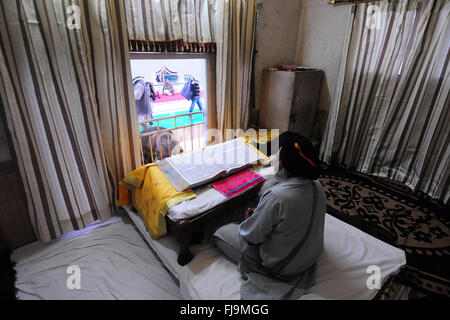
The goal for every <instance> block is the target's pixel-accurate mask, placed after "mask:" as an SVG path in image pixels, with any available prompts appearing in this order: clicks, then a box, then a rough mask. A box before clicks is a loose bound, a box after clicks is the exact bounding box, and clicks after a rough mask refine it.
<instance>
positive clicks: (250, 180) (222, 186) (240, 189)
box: [211, 169, 264, 198]
mask: <svg viewBox="0 0 450 320" xmlns="http://www.w3.org/2000/svg"><path fill="white" fill-rule="evenodd" d="M261 181H264V178H263V177H262V176H260V175H259V174H256V173H253V172H252V171H251V169H246V170H243V171H241V172H238V173H236V174H234V175H232V176H229V177H227V178H225V179H222V180H220V181H217V182H215V183H213V184H212V185H211V186H212V187H213V188H214V189H216V190H217V191H219V192H220V193H221V194H223V195H224V196H225V197H227V198H232V197H235V196H237V195H239V194H241V193H244V192H245V191H246V190H248V189H250V188H252V187H253V186H255V185H257V184H258V183H260V182H261Z"/></svg>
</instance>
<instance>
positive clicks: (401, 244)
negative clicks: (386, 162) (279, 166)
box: [320, 168, 450, 297]
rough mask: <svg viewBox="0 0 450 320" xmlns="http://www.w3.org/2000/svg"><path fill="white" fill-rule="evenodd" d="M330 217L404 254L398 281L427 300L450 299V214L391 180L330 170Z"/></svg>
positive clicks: (327, 175)
mask: <svg viewBox="0 0 450 320" xmlns="http://www.w3.org/2000/svg"><path fill="white" fill-rule="evenodd" d="M320 181H321V182H322V184H323V185H324V189H325V192H326V194H327V197H328V208H327V212H328V213H330V214H331V215H333V216H335V217H336V218H339V219H341V220H343V221H345V222H347V223H349V224H351V225H353V226H355V227H357V228H359V229H361V230H362V231H364V232H366V233H368V234H370V235H372V236H374V237H376V238H378V239H380V240H382V241H384V242H387V243H389V244H391V245H393V246H395V247H397V248H400V249H402V250H404V251H405V253H406V259H407V266H406V267H405V268H404V269H403V270H402V272H401V273H400V275H399V277H400V279H401V281H402V282H403V283H405V284H406V285H408V286H410V287H412V288H413V289H416V290H419V291H421V292H423V293H425V294H430V295H439V296H441V297H442V296H446V297H450V208H449V207H448V206H444V205H443V204H439V203H437V202H435V201H432V200H430V199H427V198H425V197H424V196H423V195H421V194H414V193H412V192H411V191H409V189H407V188H405V187H402V186H401V185H399V184H397V183H395V182H392V181H390V180H387V179H383V178H377V177H370V176H367V175H363V174H359V173H354V172H348V171H346V170H344V169H340V168H333V169H327V170H326V172H325V174H323V175H322V177H321V178H320Z"/></svg>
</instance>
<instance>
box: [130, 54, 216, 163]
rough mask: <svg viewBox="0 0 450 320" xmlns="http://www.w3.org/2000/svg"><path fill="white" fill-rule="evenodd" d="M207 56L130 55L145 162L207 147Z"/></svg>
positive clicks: (208, 64)
mask: <svg viewBox="0 0 450 320" xmlns="http://www.w3.org/2000/svg"><path fill="white" fill-rule="evenodd" d="M210 59H211V58H210V56H209V55H207V54H157V53H132V54H131V61H130V64H131V74H132V77H133V89H134V94H135V100H136V109H137V110H136V111H137V116H138V117H137V119H136V120H137V122H138V124H139V130H140V135H141V137H140V138H141V141H140V142H141V145H142V148H141V151H142V159H143V163H151V162H155V161H157V160H162V159H164V158H166V157H170V156H172V155H174V154H177V153H180V152H187V151H191V150H195V149H198V148H202V147H204V146H205V134H204V133H205V131H206V129H207V123H208V121H207V120H208V119H207V117H208V112H207V111H208V109H209V108H208V105H209V103H210V100H211V99H210V97H209V92H210V91H212V89H211V87H212V86H211V82H212V81H211V79H212V75H211V71H210V66H211V65H212V64H211V61H210Z"/></svg>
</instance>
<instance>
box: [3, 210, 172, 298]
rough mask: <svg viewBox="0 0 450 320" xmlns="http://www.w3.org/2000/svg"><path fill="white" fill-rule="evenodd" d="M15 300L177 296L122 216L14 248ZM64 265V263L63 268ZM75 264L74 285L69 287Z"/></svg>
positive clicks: (167, 274) (160, 268)
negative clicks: (44, 240) (50, 239)
mask: <svg viewBox="0 0 450 320" xmlns="http://www.w3.org/2000/svg"><path fill="white" fill-rule="evenodd" d="M11 258H12V260H13V261H15V262H16V263H17V264H16V266H15V270H16V272H17V280H16V284H15V286H16V289H17V298H18V299H19V300H116V299H119V300H128V299H132V300H166V299H170V300H178V299H180V298H181V296H180V288H179V286H178V283H177V281H175V280H174V279H173V277H172V276H171V275H170V274H169V273H168V272H167V270H166V269H165V267H164V265H163V264H162V263H161V261H160V260H159V259H158V258H157V257H156V256H155V255H154V254H153V253H152V251H151V250H150V249H149V247H148V244H147V243H146V242H145V240H143V239H142V237H141V235H140V234H139V232H138V231H136V228H135V227H134V225H133V223H132V222H131V221H130V220H129V219H128V217H126V216H124V217H123V218H122V217H113V218H111V219H109V220H108V221H106V222H96V223H94V224H92V225H91V226H89V227H88V228H86V229H84V230H81V231H74V232H69V233H67V234H64V235H63V236H61V237H60V238H58V239H57V240H54V241H52V242H51V243H49V244H42V243H40V242H36V243H35V244H33V245H30V246H27V247H24V248H20V249H17V250H16V251H14V253H13V255H12V256H11ZM69 268H70V269H69ZM74 268H77V269H78V276H79V288H76V290H74V287H72V288H69V287H68V283H71V281H69V280H70V277H74V276H75V273H74V272H75V269H74Z"/></svg>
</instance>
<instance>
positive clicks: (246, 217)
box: [244, 208, 256, 220]
mask: <svg viewBox="0 0 450 320" xmlns="http://www.w3.org/2000/svg"><path fill="white" fill-rule="evenodd" d="M255 210H256V208H248V209H247V210H245V213H244V220H247V219H248V218H249V217H250V216H251V215H252V214H253V212H255Z"/></svg>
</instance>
